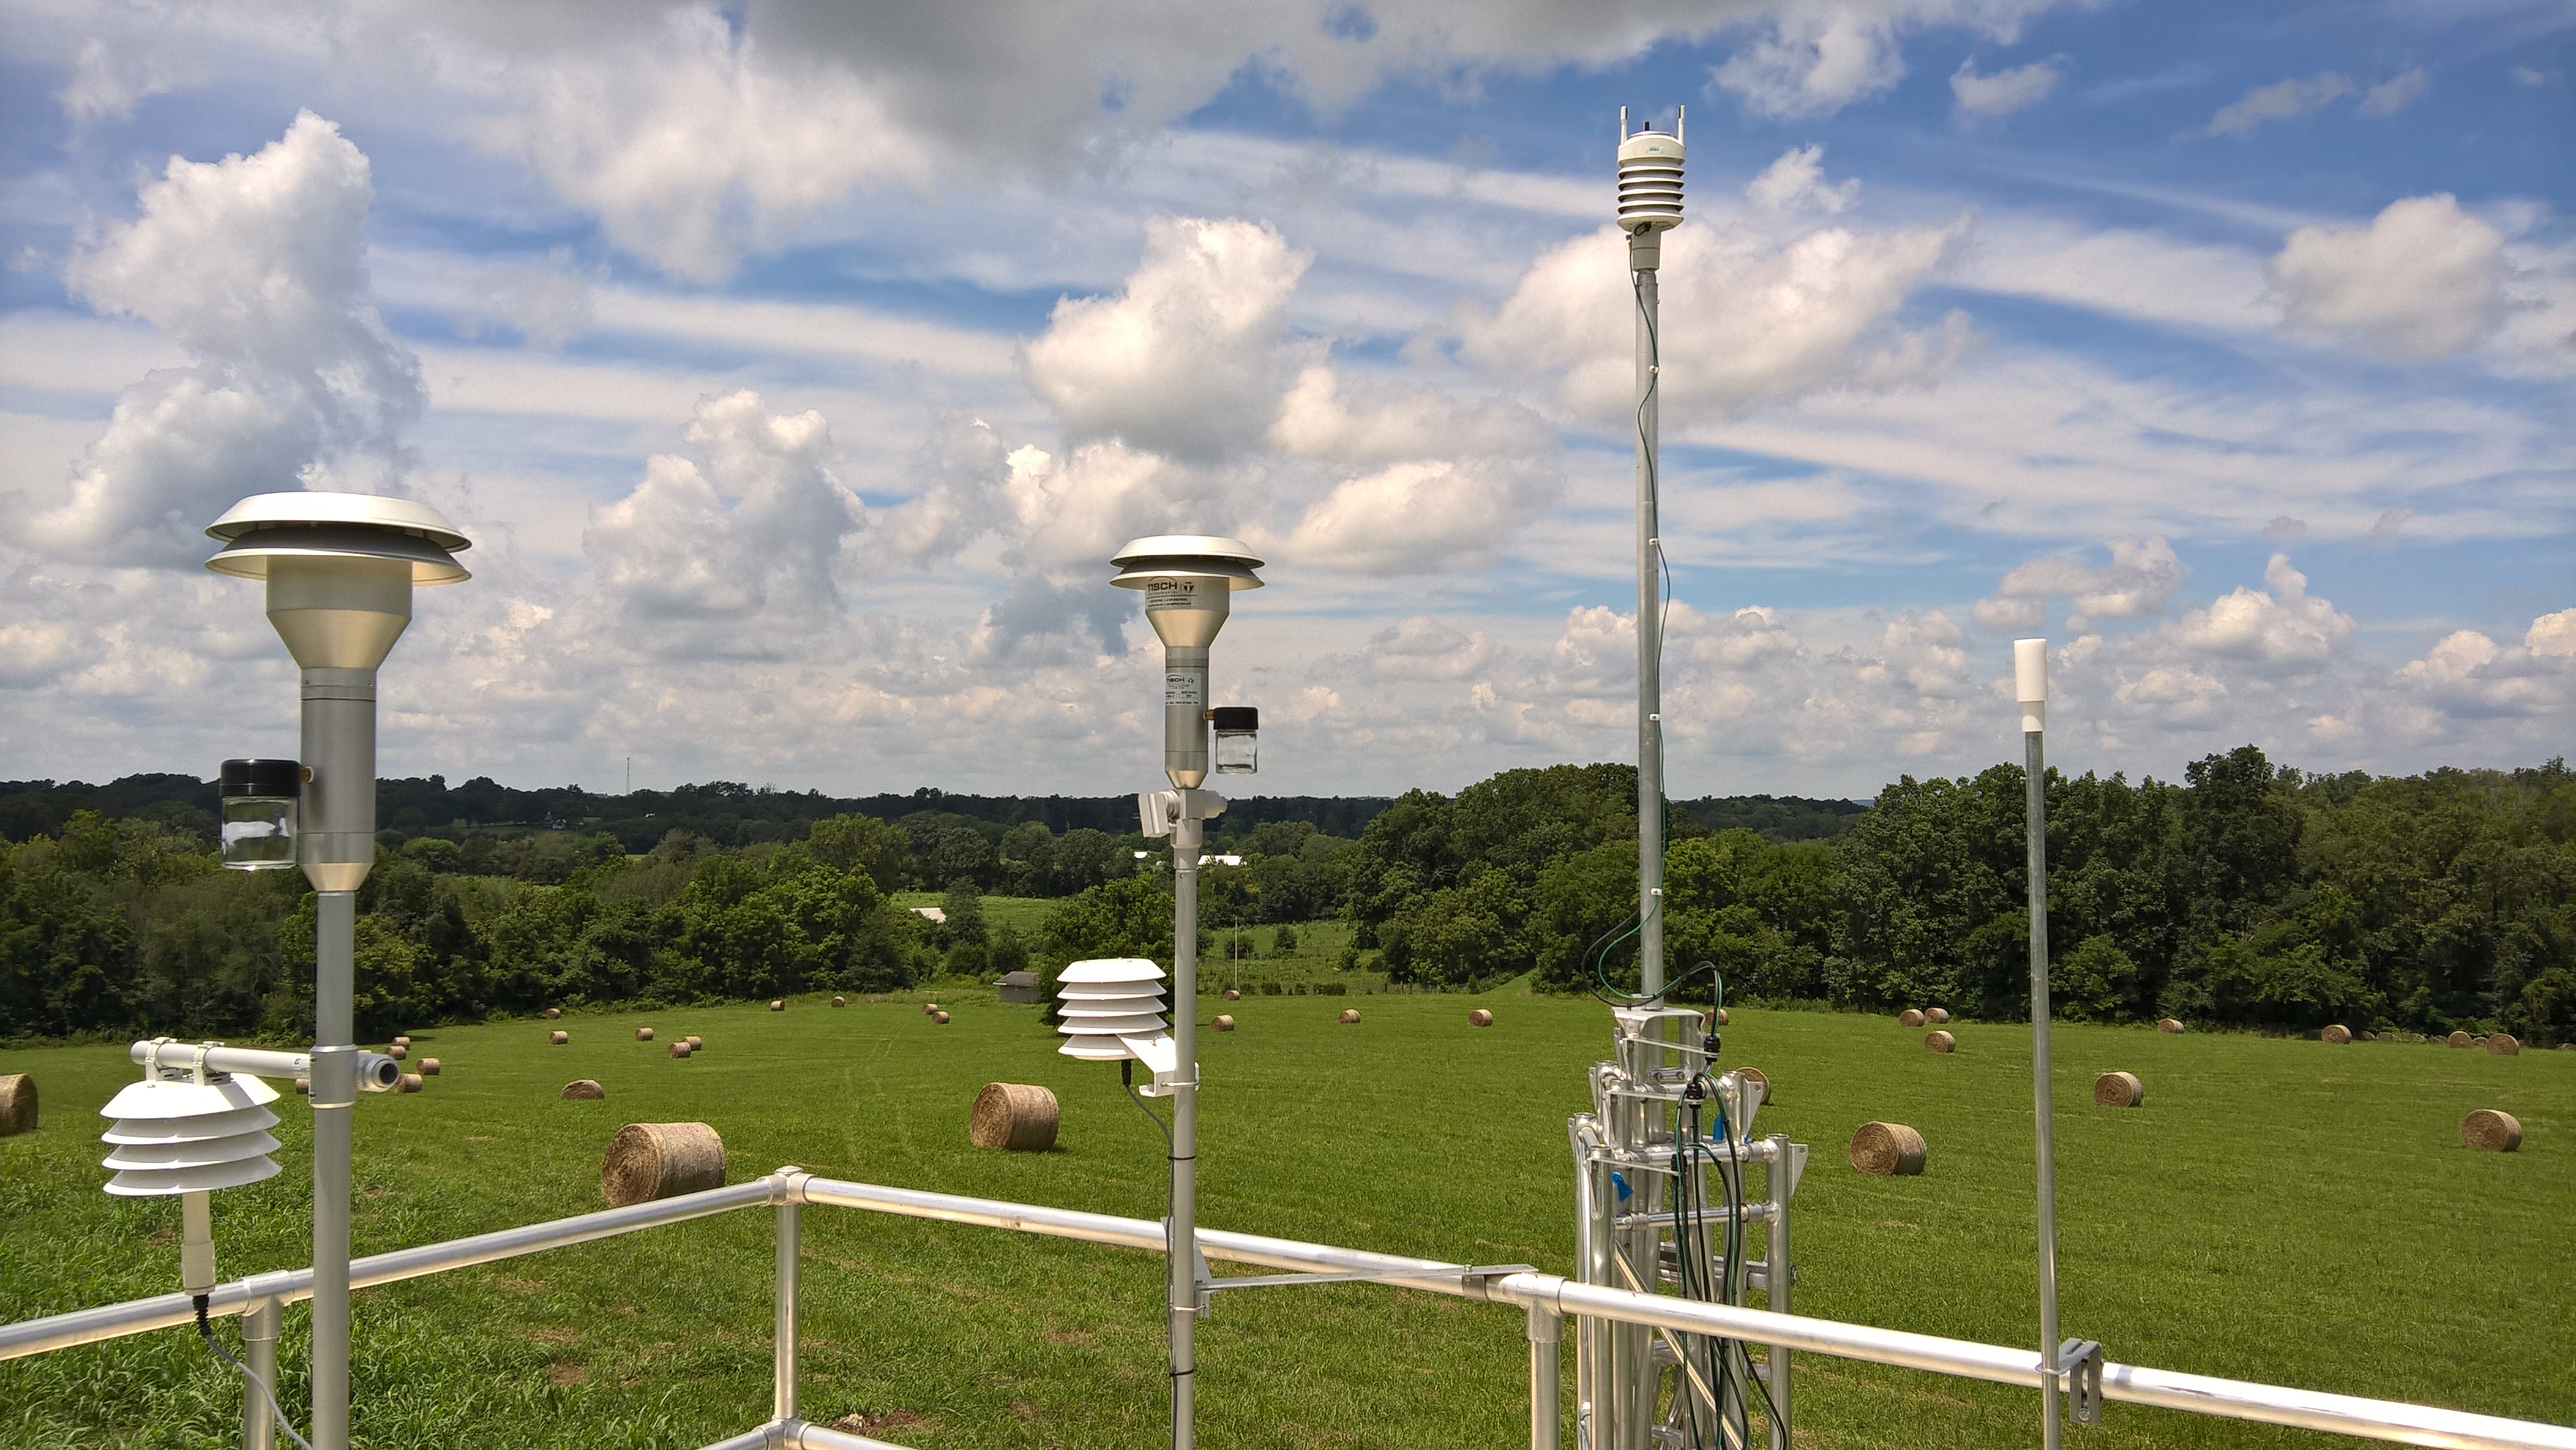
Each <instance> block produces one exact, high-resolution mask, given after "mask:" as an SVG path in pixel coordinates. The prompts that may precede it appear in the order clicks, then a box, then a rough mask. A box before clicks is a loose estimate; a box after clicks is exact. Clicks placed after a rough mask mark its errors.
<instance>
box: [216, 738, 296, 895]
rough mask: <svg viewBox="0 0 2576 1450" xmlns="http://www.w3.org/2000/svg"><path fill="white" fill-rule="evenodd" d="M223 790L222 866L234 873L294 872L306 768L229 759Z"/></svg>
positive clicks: (282, 762)
mask: <svg viewBox="0 0 2576 1450" xmlns="http://www.w3.org/2000/svg"><path fill="white" fill-rule="evenodd" d="M222 791H223V833H224V864H225V865H226V866H229V867H231V868H232V869H233V870H236V871H286V870H291V869H293V867H294V866H295V803H296V801H297V800H298V799H300V798H301V797H302V796H303V794H304V767H303V766H302V765H301V764H299V763H297V762H295V761H292V760H227V761H225V762H224V769H223V786H222Z"/></svg>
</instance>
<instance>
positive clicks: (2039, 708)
mask: <svg viewBox="0 0 2576 1450" xmlns="http://www.w3.org/2000/svg"><path fill="white" fill-rule="evenodd" d="M2013 693H2014V694H2015V695H2017V696H2019V697H2020V701H2021V738H2022V746H2023V754H2024V756H2025V763H2024V766H2023V769H2024V773H2025V776H2026V779H2025V780H2024V782H2023V789H2024V790H2025V791H2026V792H2027V795H2026V799H2027V802H2028V804H2027V807H2026V810H2025V815H2026V816H2027V817H2028V823H2027V828H2028V832H2029V837H2030V860H2029V874H2030V1057H2031V1068H2030V1073H2031V1104H2032V1108H2031V1110H2032V1113H2033V1115H2034V1117H2035V1118H2036V1120H2037V1124H2038V1142H2039V1363H2040V1367H2041V1368H2042V1369H2044V1370H2046V1371H2047V1378H2046V1381H2045V1382H2044V1383H2043V1384H2041V1386H2040V1390H2039V1403H2040V1412H2041V1414H2042V1416H2043V1417H2044V1418H2043V1420H2042V1422H2041V1423H2042V1432H2041V1434H2042V1443H2043V1444H2044V1446H2045V1447H2046V1450H2057V1447H2058V1444H2059V1441H2060V1438H2061V1436H2062V1434H2063V1428H2062V1425H2061V1422H2060V1420H2059V1418H2058V1411H2057V1368H2058V1366H2057V1143H2056V1129H2055V1120H2054V1115H2053V1112H2052V1109H2051V1105H2050V1097H2049V1090H2048V1088H2049V1083H2048V1077H2049V1061H2048V765H2047V760H2046V758H2045V749H2044V747H2043V745H2042V743H2041V742H2042V737H2043V736H2045V735H2046V734H2047V733H2048V641H2047V640H2044V639H2017V640H2014V641H2013Z"/></svg>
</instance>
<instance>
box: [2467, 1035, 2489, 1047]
mask: <svg viewBox="0 0 2576 1450" xmlns="http://www.w3.org/2000/svg"><path fill="white" fill-rule="evenodd" d="M2469 1045H2470V1046H2471V1047H2484V1046H2486V1045H2487V1040H2486V1039H2485V1038H2483V1037H2472V1038H2470V1039H2469Z"/></svg>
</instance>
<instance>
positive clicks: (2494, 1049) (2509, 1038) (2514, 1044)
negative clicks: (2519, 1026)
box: [2487, 1032, 2522, 1057]
mask: <svg viewBox="0 0 2576 1450" xmlns="http://www.w3.org/2000/svg"><path fill="white" fill-rule="evenodd" d="M2487 1051H2488V1052H2489V1053H2491V1054H2493V1055H2494V1056H2497V1057H2520V1056H2521V1055H2522V1040H2521V1039H2520V1038H2517V1037H2515V1036H2514V1035H2513V1034H2512V1033H2510V1032H2499V1033H2497V1034H2496V1035H2495V1036H2493V1037H2490V1038H2488V1039H2487Z"/></svg>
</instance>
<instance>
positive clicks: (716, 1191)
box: [0, 1168, 2576, 1450]
mask: <svg viewBox="0 0 2576 1450" xmlns="http://www.w3.org/2000/svg"><path fill="white" fill-rule="evenodd" d="M806 1204H827V1205H831V1206H834V1207H839V1208H855V1209H863V1210H866V1211H868V1212H871V1213H890V1214H896V1215H900V1216H903V1217H907V1218H923V1219H933V1220H937V1221H940V1222H944V1223H958V1224H973V1225H977V1226H979V1227H984V1228H1000V1229H1010V1230H1013V1231H1016V1232H1020V1233H1032V1234H1040V1235H1044V1236H1046V1237H1050V1238H1064V1239H1077V1240H1081V1241H1083V1242H1086V1243H1096V1244H1110V1245H1115V1246H1118V1247H1121V1248H1132V1249H1146V1250H1150V1251H1153V1252H1157V1253H1159V1252H1161V1251H1162V1250H1163V1246H1164V1237H1163V1226H1162V1225H1161V1224H1160V1223H1157V1222H1154V1221H1152V1220H1149V1219H1140V1218H1121V1217H1117V1216H1115V1215H1111V1214H1104V1213H1085V1212H1081V1211H1079V1210H1075V1209H1065V1208H1048V1207H1045V1206H1042V1205H1038V1204H1027V1203H1007V1202H1002V1201H1000V1200H996V1199H988V1198H967V1197H963V1196H960V1195H957V1194H949V1193H925V1192H922V1191H920V1190H917V1189H908V1188H889V1187H884V1186H881V1185H877V1184H868V1183H847V1182H842V1181H839V1180H837V1179H830V1178H817V1177H815V1176H813V1175H812V1174H809V1173H806V1172H805V1171H804V1170H802V1169H799V1168H782V1169H780V1170H778V1171H777V1172H775V1173H772V1174H769V1175H767V1176H766V1177H763V1178H759V1179H756V1180H754V1181H752V1182H749V1183H738V1184H733V1185H731V1186H728V1187H724V1188H712V1189H708V1190H707V1191H705V1192H703V1193H692V1194H687V1195H684V1196H682V1197H678V1198H668V1199H663V1200H661V1201H659V1202H655V1203H641V1204H636V1205H633V1206H632V1207H628V1208H612V1209H605V1210H602V1211H600V1212H598V1213H585V1214H579V1215H576V1216H574V1217H571V1218H561V1219H553V1220H549V1221H547V1222H544V1223H534V1224H527V1225H524V1226H522V1227H519V1228H510V1229H502V1230H500V1231H498V1232H495V1233H488V1234H476V1235H474V1236H472V1237H470V1238H461V1239H451V1240H448V1241H446V1242H444V1243H436V1244H425V1245H423V1246H421V1247H419V1248H413V1249H402V1250H398V1251H396V1252H394V1253H389V1254H376V1255H372V1256H370V1257H368V1258H363V1259H357V1260H354V1261H352V1262H351V1264H350V1266H349V1283H350V1287H352V1288H372V1287H375V1286H377V1285H382V1284H392V1283H399V1282H400V1281H402V1280H405V1279H417V1278H421V1277H424V1276H426V1275H430V1274H437V1273H444V1272H446V1271H447V1270H450V1269H461V1268H467V1267H470V1266H472V1265H475V1264H488V1263H494V1262H497V1261H499V1260H502V1259H510V1258H517V1257H519V1256H520V1255H523V1254H533V1253H538V1252H542V1251H544V1250H546V1249H555V1248H564V1247H567V1246H569V1245H573V1244H580V1243H589V1242H592V1241H594V1240H597V1239H604V1238H612V1237H615V1236H617V1235H620V1234H629V1233H636V1232H639V1231H641V1230H644V1229H650V1228H660V1227H662V1226H663V1225H665V1224H674V1223H685V1222H687V1221H689V1220H691V1219H697V1218H707V1217H711V1216H713V1215H716V1214H720V1213H729V1212H732V1211H733V1210H735V1209H740V1208H751V1207H755V1206H760V1205H769V1206H771V1207H774V1208H775V1209H776V1211H777V1222H778V1229H777V1242H778V1268H777V1274H778V1279H777V1304H776V1320H775V1330H774V1334H775V1342H774V1345H773V1360H774V1376H775V1383H774V1388H773V1393H772V1398H771V1405H770V1419H769V1421H768V1422H767V1423H765V1424H763V1425H760V1426H758V1427H755V1428H753V1429H750V1430H746V1431H744V1432H743V1433H741V1434H739V1435H736V1436H733V1437H732V1438H730V1439H726V1440H720V1441H718V1442H716V1443H715V1444H713V1445H710V1446H707V1447H705V1450H756V1447H780V1450H797V1447H811V1450H903V1447H898V1446H894V1445H892V1444H891V1443H890V1442H887V1441H883V1440H873V1439H870V1438H868V1437H866V1436H864V1435H856V1434H852V1433H850V1432H848V1431H846V1430H836V1429H833V1428H831V1427H829V1426H825V1425H815V1424H810V1423H808V1422H806V1421H805V1420H803V1419H802V1418H800V1417H799V1416H798V1414H797V1405H796V1378H797V1374H796V1347H797V1325H796V1310H797V1295H798V1282H797V1281H798V1253H799V1242H800V1235H801V1227H802V1225H801V1217H802V1215H801V1213H800V1210H801V1209H802V1207H803V1206H804V1205H806ZM1198 1241H1199V1249H1200V1252H1202V1253H1203V1254H1205V1255H1206V1256H1207V1257H1208V1258H1210V1259H1215V1260H1222V1261H1224V1262H1228V1263H1238V1264H1251V1265H1255V1266H1258V1267H1262V1268H1270V1269H1283V1270H1289V1271H1292V1272H1304V1273H1317V1274H1333V1275H1341V1276H1348V1275H1362V1276H1365V1277H1366V1278H1368V1279H1370V1280H1374V1281H1380V1282H1384V1283H1388V1284H1393V1285H1395V1286H1397V1287H1399V1288H1406V1289H1419V1290H1423V1291H1425V1292H1429V1293H1435V1294H1450V1295H1455V1296H1458V1297H1461V1298H1467V1299H1476V1300H1482V1301H1484V1302H1487V1303H1493V1304H1513V1305H1518V1306H1520V1307H1521V1308H1522V1309H1523V1310H1524V1311H1525V1313H1526V1317H1527V1321H1528V1328H1527V1335H1528V1341H1529V1346H1530V1445H1531V1447H1532V1450H1560V1447H1561V1446H1562V1445H1563V1443H1564V1429H1563V1421H1564V1415H1563V1411H1562V1407H1561V1405H1560V1403H1559V1398H1558V1395H1559V1384H1560V1376H1561V1369H1560V1364H1559V1344H1560V1342H1561V1340H1562V1337H1563V1333H1562V1321H1563V1318H1564V1316H1566V1315H1568V1314H1572V1315H1577V1316H1580V1317H1587V1318H1593V1319H1600V1320H1606V1321H1610V1322H1614V1323H1621V1324H1636V1325H1644V1326H1648V1327H1653V1328H1662V1329H1666V1330H1670V1331H1673V1332H1675V1333H1681V1334H1694V1335H1712V1336H1720V1337H1724V1338H1729V1339H1741V1340H1746V1341H1750V1342H1753V1343H1758V1344H1769V1345H1774V1346H1778V1347H1779V1348H1780V1349H1783V1350H1789V1351H1795V1352H1799V1353H1812V1354H1825V1355H1832V1356H1835V1357H1837V1358H1842V1359H1850V1360H1858V1361H1862V1362H1864V1363H1869V1364H1883V1365H1893V1366H1896V1367H1898V1368H1902V1369H1917V1370H1926V1371H1929V1372H1931V1373H1934V1374H1946V1375H1956V1376H1959V1377H1962V1378H1966V1379H1978V1380H1986V1381H1990V1382H1992V1383H1996V1384H2009V1385H2021V1386H2025V1387H2028V1388H2032V1389H2037V1388H2040V1387H2041V1386H2043V1385H2046V1384H2048V1383H2049V1382H2050V1379H2051V1376H2050V1373H2049V1371H2048V1370H2047V1369H2045V1368H2043V1366H2042V1365H2041V1362H2040V1356H2039V1354H2038V1352H2037V1351H2035V1350H2028V1349H2012V1348H2006V1347H2003V1346H2000V1345H1991V1344H1977V1343H1974V1342H1971V1341H1968V1340H1960V1339H1946V1338H1943V1337H1941V1336H1938V1335H1931V1334H1913V1333H1908V1332H1906V1331H1904V1330H1897V1329H1877V1328H1873V1327H1871V1326H1868V1325H1863V1324H1846V1323H1843V1322H1841V1321H1839V1320H1831V1319H1814V1318H1809V1317H1807V1316H1805V1315H1798V1314H1775V1313H1772V1312H1770V1311H1769V1310H1763V1309H1744V1308H1738V1307H1735V1306H1733V1305H1727V1304H1712V1303H1706V1302H1702V1301H1698V1300H1689V1299H1679V1298H1674V1297H1672V1296H1669V1295H1661V1294H1639V1293H1635V1292H1632V1291H1629V1290H1624V1289H1613V1288H1604V1287H1601V1286H1598V1285H1591V1284H1581V1283H1576V1282H1573V1281H1571V1280H1568V1279H1564V1278H1561V1277H1559V1276H1557V1275H1555V1274H1540V1273H1532V1272H1525V1271H1517V1270H1514V1271H1497V1270H1494V1269H1489V1268H1480V1267H1478V1266H1475V1265H1471V1264H1452V1263H1443V1262H1441V1261H1438V1260H1433V1259H1416V1258H1407V1257H1404V1256H1401V1255H1396V1254H1379V1253H1371V1252H1369V1251H1367V1250H1364V1249H1347V1248H1339V1247H1335V1246H1333V1245H1330V1244H1314V1243H1306V1242H1302V1241H1300V1240H1296V1239H1279V1238H1269V1237H1266V1236H1264V1235H1260V1234H1247V1233H1234V1232H1229V1231H1227V1230H1223V1229H1201V1230H1200V1232H1199V1240H1198ZM1216 1282H1217V1283H1218V1284H1219V1285H1222V1284H1223V1283H1224V1282H1225V1281H1224V1280H1222V1279H1219V1280H1217V1281H1216ZM312 1293H313V1271H312V1270H311V1269H292V1270H285V1271H280V1272H275V1273H267V1274H254V1275H251V1276H250V1277H248V1278H244V1279H237V1280H234V1281H233V1282H231V1283H228V1284H222V1285H218V1286H217V1287H216V1289H215V1291H214V1293H213V1294H212V1296H210V1299H209V1303H208V1306H207V1312H208V1313H210V1314H217V1315H231V1314H240V1315H246V1316H249V1322H248V1324H247V1325H246V1327H247V1328H251V1329H254V1330H256V1329H258V1328H260V1326H262V1325H263V1324H264V1325H265V1332H266V1333H267V1334H268V1335H269V1336H271V1337H270V1338H269V1339H268V1340H267V1344H268V1346H269V1348H268V1352H267V1355H268V1361H269V1362H268V1364H267V1365H266V1366H263V1365H261V1364H260V1363H259V1361H258V1359H257V1358H256V1357H255V1358H254V1360H253V1367H254V1368H260V1369H263V1371H266V1370H270V1369H273V1366H274V1362H275V1339H274V1335H275V1333H276V1323H277V1312H278V1310H279V1309H280V1308H281V1307H283V1306H284V1305H287V1304H290V1303H294V1302H296V1301H298V1300H301V1299H306V1298H310V1297H311V1295H312ZM195 1317H196V1310H195V1307H194V1305H193V1303H192V1302H191V1301H190V1300H189V1298H188V1296H187V1295H185V1294H164V1295H160V1296H157V1297H154V1298H149V1299H133V1300H128V1301H126V1302H124V1303H121V1304H109V1305H104V1306H101V1307H99V1308H95V1309H81V1310H75V1311H73V1312H71V1313H68V1314H55V1315H50V1316H47V1317H45V1318H41V1319H27V1320H21V1321H19V1322H17V1323H14V1324H6V1325H0V1360H5V1359H18V1358H23V1357H25V1356H28V1355H35V1354H43V1353H46V1352H48V1351H51V1350H56V1349H66V1348H69V1347H71V1346H73V1345H79V1344H92V1343H96V1342H98V1341H101V1340H107V1339H117V1338H122V1337H124V1336H127V1335H133V1334H145V1333H149V1332H151V1331H152V1330H156V1329H167V1328H172V1327H175V1326H178V1325H184V1324H189V1323H193V1322H194V1320H195ZM260 1343H261V1341H260V1340H259V1339H258V1338H257V1337H256V1336H255V1335H254V1337H253V1338H252V1349H253V1353H254V1356H257V1354H258V1353H259V1350H260ZM2057 1378H2058V1379H2059V1380H2060V1381H2061V1383H2060V1384H2059V1386H2058V1387H2059V1388H2060V1389H2064V1388H2067V1386H2065V1385H2064V1384H2063V1383H2062V1380H2063V1375H2062V1374H2061V1375H2059V1376H2057ZM2101 1395H2102V1398H2103V1399H2105V1400H2116V1401H2120V1402H2123V1403H2127V1404H2137V1405H2153V1406H2157V1407H2159V1408H2162V1409H2169V1410H2184V1411H2189V1412H2191V1413H2193V1414H2200V1415H2215V1416H2221V1417H2224V1418H2228V1419H2236V1420H2251V1421H2256V1422H2260V1423H2264V1424H2273V1425H2289V1426H2295V1427H2297V1428H2301V1429H2308V1430H2323V1431H2329V1432H2332V1433H2335V1434H2342V1435H2354V1436H2360V1437H2362V1438H2365V1439H2373V1440H2385V1441H2391V1442H2394V1443H2397V1444H2403V1445H2432V1446H2443V1447H2450V1450H2576V1428H2571V1427H2568V1426H2563V1425H2548V1424H2542V1423H2539V1422H2537V1421H2530V1420H2511V1419H2504V1418H2501V1417H2498V1416H2494V1415H2478V1414H2471V1413H2469V1412H2467V1411H2464V1410H2446V1409H2439V1408H2436V1407H2433V1406H2429V1405H2413V1404H2406V1403H2403V1402H2399V1401H2394V1400H2374V1399H2365V1398H2362V1397H2360V1396H2356V1395H2334V1394H2324V1393H2320V1392H2317V1391H2313V1390H2300V1389H2290V1388H2285V1387H2282V1386H2278V1385H2265V1384H2253V1383H2248V1382H2246V1381H2243V1380H2230V1379H2220V1378H2217V1377H2214V1376H2209V1375H2194V1374H2178V1373H2175V1372H2173V1371H2170V1370H2159V1369H2149V1368H2146V1367H2144V1366H2140V1365H2125V1364H2104V1365H2103V1366H2102V1367H2101ZM249 1398H252V1399H254V1400H255V1398H256V1397H255V1396H254V1397H249ZM264 1416H265V1411H264V1407H255V1406H253V1407H246V1408H245V1412H244V1440H245V1443H246V1444H247V1445H249V1446H251V1447H253V1450H265V1447H266V1446H267V1444H268V1441H267V1439H266V1434H265V1432H266V1428H267V1426H266V1421H265V1418H264Z"/></svg>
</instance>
